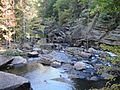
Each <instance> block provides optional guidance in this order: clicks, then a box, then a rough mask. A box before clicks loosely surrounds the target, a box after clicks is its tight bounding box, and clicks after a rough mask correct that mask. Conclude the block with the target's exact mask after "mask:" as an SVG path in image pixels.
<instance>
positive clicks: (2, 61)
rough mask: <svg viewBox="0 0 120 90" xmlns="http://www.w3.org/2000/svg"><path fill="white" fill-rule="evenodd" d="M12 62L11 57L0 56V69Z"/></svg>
mask: <svg viewBox="0 0 120 90" xmlns="http://www.w3.org/2000/svg"><path fill="white" fill-rule="evenodd" d="M10 62H12V60H11V59H10V58H9V57H5V56H2V55H0V67H4V66H6V65H7V64H8V63H10Z"/></svg>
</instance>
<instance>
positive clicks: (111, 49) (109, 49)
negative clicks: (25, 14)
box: [100, 44, 120, 55]
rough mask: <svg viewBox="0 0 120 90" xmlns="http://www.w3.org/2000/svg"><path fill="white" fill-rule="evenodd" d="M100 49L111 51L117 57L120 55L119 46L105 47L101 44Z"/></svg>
mask: <svg viewBox="0 0 120 90" xmlns="http://www.w3.org/2000/svg"><path fill="white" fill-rule="evenodd" d="M100 47H101V48H102V49H103V50H108V51H111V52H113V53H115V54H117V55H120V46H109V45H106V44H101V45H100Z"/></svg>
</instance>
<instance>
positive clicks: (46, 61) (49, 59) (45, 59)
mask: <svg viewBox="0 0 120 90" xmlns="http://www.w3.org/2000/svg"><path fill="white" fill-rule="evenodd" d="M38 62H39V63H41V64H43V65H51V64H52V62H53V57H51V56H49V55H48V56H43V57H41V59H40V61H38Z"/></svg>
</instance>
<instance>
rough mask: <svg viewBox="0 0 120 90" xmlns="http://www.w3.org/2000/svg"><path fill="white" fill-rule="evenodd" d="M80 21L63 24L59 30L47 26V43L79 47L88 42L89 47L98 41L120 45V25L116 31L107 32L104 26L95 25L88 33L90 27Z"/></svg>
mask: <svg viewBox="0 0 120 90" xmlns="http://www.w3.org/2000/svg"><path fill="white" fill-rule="evenodd" d="M82 19H83V18H80V19H78V20H76V21H74V22H72V23H68V24H65V25H63V26H62V27H60V28H57V27H49V26H47V27H46V28H45V33H46V34H47V36H48V42H56V43H63V42H67V43H69V44H72V45H74V46H80V45H84V44H86V41H88V42H89V46H91V45H94V44H96V42H98V41H99V43H104V44H109V45H120V25H119V26H118V27H117V28H116V29H114V30H110V31H108V28H107V27H106V26H105V25H104V24H99V23H97V24H96V25H95V26H94V27H93V29H91V30H90V31H89V29H88V28H89V27H90V26H89V25H88V26H85V25H83V20H82Z"/></svg>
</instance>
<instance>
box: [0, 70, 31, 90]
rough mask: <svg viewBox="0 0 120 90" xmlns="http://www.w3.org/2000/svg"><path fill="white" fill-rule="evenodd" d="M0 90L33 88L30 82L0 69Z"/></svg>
mask: <svg viewBox="0 0 120 90" xmlns="http://www.w3.org/2000/svg"><path fill="white" fill-rule="evenodd" d="M0 90H31V86H30V82H29V81H28V80H27V79H25V78H23V77H21V76H16V75H14V74H9V73H5V72H1V71H0Z"/></svg>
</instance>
